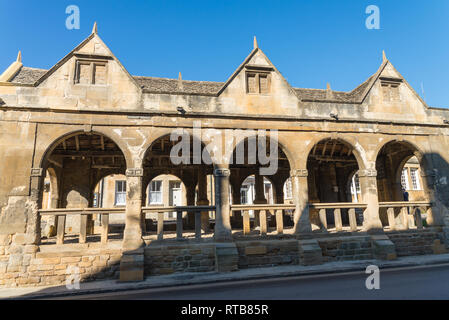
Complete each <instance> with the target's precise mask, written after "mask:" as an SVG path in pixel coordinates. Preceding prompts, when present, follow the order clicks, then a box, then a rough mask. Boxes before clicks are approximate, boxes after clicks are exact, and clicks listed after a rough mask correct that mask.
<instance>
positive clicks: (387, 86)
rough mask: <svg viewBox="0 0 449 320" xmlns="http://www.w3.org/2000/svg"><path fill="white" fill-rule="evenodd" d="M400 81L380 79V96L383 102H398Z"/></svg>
mask: <svg viewBox="0 0 449 320" xmlns="http://www.w3.org/2000/svg"><path fill="white" fill-rule="evenodd" d="M401 82H402V79H388V78H383V79H381V82H380V85H381V87H382V96H383V100H384V101H386V102H388V101H399V100H400V95H399V85H400V84H401Z"/></svg>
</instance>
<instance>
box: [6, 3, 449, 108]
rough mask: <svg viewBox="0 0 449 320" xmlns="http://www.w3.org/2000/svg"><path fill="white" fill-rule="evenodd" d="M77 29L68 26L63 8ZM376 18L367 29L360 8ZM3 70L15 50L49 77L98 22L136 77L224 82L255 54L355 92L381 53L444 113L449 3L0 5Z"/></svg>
mask: <svg viewBox="0 0 449 320" xmlns="http://www.w3.org/2000/svg"><path fill="white" fill-rule="evenodd" d="M72 4H74V5H77V6H78V7H79V8H80V22H81V26H80V29H79V30H68V29H67V28H66V27H65V21H66V18H67V16H68V15H67V14H66V13H65V9H66V7H67V6H68V5H72ZM368 5H377V6H378V7H379V9H380V30H368V29H367V28H366V27H365V20H366V18H367V17H368V15H367V14H366V13H365V8H366V7H367V6H368ZM0 21H2V28H1V29H0V35H1V43H2V46H1V50H0V69H1V70H4V69H6V68H7V66H8V65H9V64H10V63H11V62H12V61H13V60H14V59H15V57H16V55H17V51H18V50H19V49H20V50H22V56H23V63H24V65H26V66H30V67H38V68H50V67H51V66H53V65H54V64H55V63H56V62H57V61H59V60H60V59H61V58H62V57H63V56H64V55H65V54H67V53H68V52H69V51H70V50H72V49H73V48H74V47H75V46H76V45H77V44H79V43H80V42H81V41H82V40H83V39H84V38H86V37H87V36H88V35H89V34H90V32H91V29H92V25H93V23H94V21H97V22H98V32H99V34H100V36H101V38H102V39H103V40H104V41H105V42H106V44H107V45H108V46H109V48H111V50H112V51H113V52H114V54H115V55H116V56H117V57H118V59H119V60H120V61H121V62H122V63H123V65H124V66H125V68H127V69H128V71H129V72H130V73H131V74H133V75H146V76H158V77H172V78H175V77H177V75H178V72H179V71H181V72H182V74H183V78H184V79H186V80H210V81H225V80H226V79H227V78H228V77H229V76H230V75H231V74H232V72H233V71H234V70H235V69H236V68H237V67H238V65H239V64H240V63H241V62H242V61H243V59H244V58H245V57H246V56H247V55H248V54H249V52H250V51H251V49H252V45H253V40H252V38H253V36H254V35H256V36H257V39H258V42H259V47H260V48H261V49H262V50H263V51H264V52H265V53H266V54H267V56H268V57H269V58H270V60H271V62H273V64H275V65H276V67H277V68H278V69H279V71H280V72H281V73H282V74H283V75H284V76H285V77H286V78H287V80H288V81H289V82H290V84H291V85H293V86H295V87H304V88H325V87H326V82H330V83H331V86H332V89H334V90H342V91H347V90H352V89H353V88H354V87H356V86H357V85H358V84H360V83H361V82H363V81H364V80H366V79H367V78H368V77H369V76H370V75H371V74H373V73H374V72H375V71H376V70H377V68H378V67H379V65H380V63H381V60H382V50H383V49H384V50H385V51H386V53H387V56H388V58H389V59H390V61H391V62H392V63H393V65H394V66H395V67H396V68H397V69H398V70H399V72H401V73H402V75H403V76H404V77H405V78H406V79H407V81H409V83H410V84H411V85H412V86H413V87H414V88H415V90H416V91H417V92H418V93H419V94H420V95H421V96H423V94H422V85H421V84H423V87H424V91H425V94H424V98H425V100H426V102H427V103H428V104H429V105H430V106H433V107H449V79H448V74H449V41H448V38H447V35H448V31H449V1H447V0H429V1H418V0H407V1H399V0H396V1H393V0H388V1H380V0H372V1H363V0H360V1H355V0H354V1H349V0H341V1H336V0H328V1H324V0H316V1H311V0H310V1H285V0H277V1H267V0H257V1H253V0H226V1H205V0H201V1H200V0H198V1H195V0H191V1H186V0H184V1H163V0H159V1H152V0H147V1H132V0H129V1H112V0H111V1H103V0H95V1H81V0H72V1H64V0H58V1H56V0H55V1H50V0H47V1H20V0H16V1H11V0H1V1H0Z"/></svg>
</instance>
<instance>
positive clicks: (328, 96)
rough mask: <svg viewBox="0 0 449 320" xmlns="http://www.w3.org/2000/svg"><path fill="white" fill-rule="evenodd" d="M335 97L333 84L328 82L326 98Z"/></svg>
mask: <svg viewBox="0 0 449 320" xmlns="http://www.w3.org/2000/svg"><path fill="white" fill-rule="evenodd" d="M333 97H334V93H333V92H332V89H331V84H330V83H329V82H328V83H327V84H326V99H332V98H333Z"/></svg>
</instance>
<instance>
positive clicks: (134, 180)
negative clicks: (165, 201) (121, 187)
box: [120, 168, 144, 281]
mask: <svg viewBox="0 0 449 320" xmlns="http://www.w3.org/2000/svg"><path fill="white" fill-rule="evenodd" d="M142 176H143V169H141V168H134V169H127V170H126V220H125V231H124V234H123V245H122V250H123V256H122V260H121V262H120V281H141V280H143V269H144V264H143V246H144V242H143V239H142V224H141V216H142Z"/></svg>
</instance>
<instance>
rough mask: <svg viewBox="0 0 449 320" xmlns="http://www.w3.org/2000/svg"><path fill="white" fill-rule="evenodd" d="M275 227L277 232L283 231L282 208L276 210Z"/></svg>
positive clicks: (281, 232)
mask: <svg viewBox="0 0 449 320" xmlns="http://www.w3.org/2000/svg"><path fill="white" fill-rule="evenodd" d="M276 229H277V232H278V234H283V233H284V219H283V214H282V210H276Z"/></svg>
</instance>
